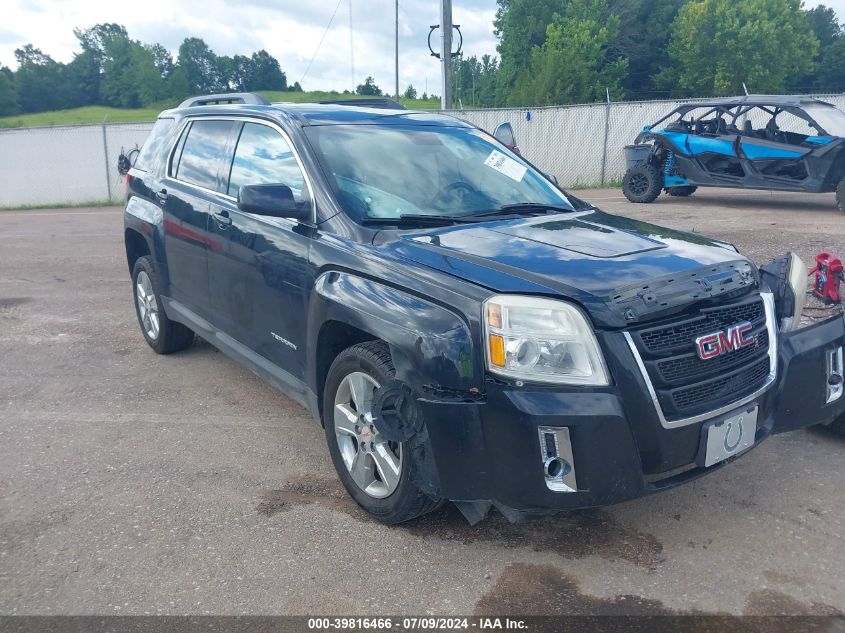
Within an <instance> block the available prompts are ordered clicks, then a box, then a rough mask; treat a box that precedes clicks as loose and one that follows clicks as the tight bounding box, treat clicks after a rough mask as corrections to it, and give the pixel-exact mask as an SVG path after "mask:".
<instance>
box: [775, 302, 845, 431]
mask: <svg viewBox="0 0 845 633" xmlns="http://www.w3.org/2000/svg"><path fill="white" fill-rule="evenodd" d="M843 354H845V314H842V313H840V314H837V315H836V316H833V317H831V318H829V319H826V320H825V321H822V322H821V323H817V324H815V325H811V326H809V327H806V328H803V329H800V330H795V331H792V332H788V333H781V335H780V345H779V350H778V381H777V383H776V384H777V396H776V398H777V399H776V401H775V406H776V409H775V420H774V426H773V429H772V433H783V432H785V431H792V430H795V429H798V428H802V427H805V426H811V425H814V424H827V423H829V422H831V421H833V420H834V419H836V418H838V417H839V416H840V415H842V414H843V413H845V389H843V386H842V380H843V376H842V369H843V367H842V362H843Z"/></svg>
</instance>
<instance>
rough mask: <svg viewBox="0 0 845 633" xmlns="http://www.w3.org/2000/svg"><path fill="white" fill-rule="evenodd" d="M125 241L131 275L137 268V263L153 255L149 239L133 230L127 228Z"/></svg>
mask: <svg viewBox="0 0 845 633" xmlns="http://www.w3.org/2000/svg"><path fill="white" fill-rule="evenodd" d="M123 241H124V244H125V246H126V263H127V264H128V265H129V274H130V275H131V274H132V271H133V269H134V268H135V262H137V261H138V260H139V259H140V258H141V257H144V256H147V255H152V250H151V249H150V244H149V242H148V241H147V238H146V237H144V236H143V235H142V234H141V233H140V232H138V231H136V230H135V229H133V228H127V229H126V230H125V231H124V234H123Z"/></svg>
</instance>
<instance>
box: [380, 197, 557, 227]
mask: <svg viewBox="0 0 845 633" xmlns="http://www.w3.org/2000/svg"><path fill="white" fill-rule="evenodd" d="M549 211H558V212H560V211H562V212H565V213H572V212H573V209H572V208H571V207H565V206H562V205H554V204H540V203H537V202H520V203H517V204H508V205H505V206H503V207H501V208H499V209H495V210H493V211H482V212H481V213H471V214H466V215H435V214H422V213H403V214H401V215H400V216H399V217H396V218H367V217H365V218H364V219H363V223H364V224H368V225H381V226H449V225H451V224H474V223H476V222H485V221H489V220H494V219H506V218H519V217H524V216H526V215H544V214H546V213H548V212H549Z"/></svg>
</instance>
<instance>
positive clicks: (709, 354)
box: [695, 321, 754, 360]
mask: <svg viewBox="0 0 845 633" xmlns="http://www.w3.org/2000/svg"><path fill="white" fill-rule="evenodd" d="M749 345H754V335H753V334H751V324H750V323H749V322H748V321H743V322H742V323H737V324H736V325H732V326H731V327H729V328H728V329H726V330H722V331H721V332H713V333H712V334H705V335H704V336H699V337H698V338H697V339H695V349H696V351H697V352H698V357H699V358H700V359H702V360H708V359H710V358H716V357H717V356H721V355H722V354H727V353H728V352H733V351H735V350H738V349H741V348H743V347H748V346H749Z"/></svg>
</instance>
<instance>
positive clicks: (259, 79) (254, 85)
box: [246, 49, 288, 91]
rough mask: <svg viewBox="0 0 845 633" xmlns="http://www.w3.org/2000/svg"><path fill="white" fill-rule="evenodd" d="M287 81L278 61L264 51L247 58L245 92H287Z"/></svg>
mask: <svg viewBox="0 0 845 633" xmlns="http://www.w3.org/2000/svg"><path fill="white" fill-rule="evenodd" d="M287 87H288V80H287V77H286V76H285V73H284V72H282V69H281V67H280V66H279V62H278V60H277V59H276V58H275V57H273V56H272V55H271V54H270V53H268V52H267V51H265V50H264V49H262V50H260V51H258V52H256V53H253V54H252V57H250V58H249V74H248V80H247V82H246V90H249V91H254V90H287Z"/></svg>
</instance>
